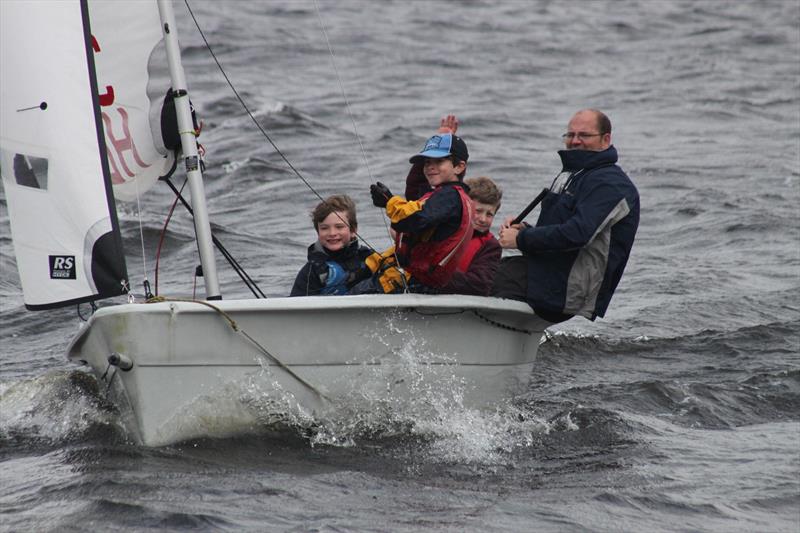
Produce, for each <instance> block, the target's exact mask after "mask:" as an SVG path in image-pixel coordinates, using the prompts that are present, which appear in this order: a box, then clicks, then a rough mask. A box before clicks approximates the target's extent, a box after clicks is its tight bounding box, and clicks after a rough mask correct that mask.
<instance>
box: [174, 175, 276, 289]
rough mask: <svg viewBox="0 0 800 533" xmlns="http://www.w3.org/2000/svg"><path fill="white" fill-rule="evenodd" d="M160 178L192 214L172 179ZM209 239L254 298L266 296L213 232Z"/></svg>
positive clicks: (190, 208)
mask: <svg viewBox="0 0 800 533" xmlns="http://www.w3.org/2000/svg"><path fill="white" fill-rule="evenodd" d="M161 179H163V181H165V182H166V183H167V185H169V187H170V188H171V189H172V191H173V192H174V193H175V196H176V198H177V199H178V200H180V202H181V204H183V207H185V208H186V210H187V211H189V214H190V215H192V216H194V210H193V209H192V206H190V205H189V202H187V201H186V199H185V198H184V197H183V195H182V194H181V192H180V191H179V190H178V189H177V187H175V185H174V184H173V183H172V181H170V179H169V176H162V178H161ZM211 241H212V242H213V243H214V245H215V246H216V247H217V249H218V250H219V251H220V253H221V254H222V255H223V257H225V259H226V260H227V261H228V264H230V265H231V267H232V268H233V270H235V271H236V273H237V274H238V275H239V277H240V278H241V279H242V281H244V283H245V285H247V288H248V289H250V292H252V293H253V294H254V295H255V297H256V298H266V297H267V295H266V294H264V293H263V292H262V291H261V289H260V288H259V287H258V285H256V282H255V281H253V279H252V278H251V277H250V275H249V274H248V273H247V272H246V271H245V270H244V268H242V266H241V265H240V264H239V262H238V261H237V260H236V258H235V257H233V255H231V253H230V252H229V251H228V250H227V248H225V246H223V244H222V242H221V241H220V240H219V239H217V237H216V236H214V234H213V233H212V234H211Z"/></svg>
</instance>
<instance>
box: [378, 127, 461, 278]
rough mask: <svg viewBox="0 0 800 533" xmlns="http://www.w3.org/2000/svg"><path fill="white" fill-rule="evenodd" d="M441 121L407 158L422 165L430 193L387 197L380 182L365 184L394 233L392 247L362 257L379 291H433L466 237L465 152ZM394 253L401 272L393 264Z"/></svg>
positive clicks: (453, 264) (456, 259) (448, 272)
mask: <svg viewBox="0 0 800 533" xmlns="http://www.w3.org/2000/svg"><path fill="white" fill-rule="evenodd" d="M442 124H443V128H441V129H440V130H439V131H440V132H439V133H437V134H436V135H434V136H433V137H431V138H429V139H428V140H427V141H426V142H425V146H424V147H423V148H422V150H421V151H420V152H419V153H418V154H416V155H415V156H413V157H412V158H411V159H410V160H409V162H410V163H411V164H412V165H417V164H421V165H422V171H423V173H424V175H425V179H426V180H427V182H428V185H429V186H430V188H431V190H430V191H428V192H426V193H425V194H423V195H422V196H421V197H420V198H419V199H416V200H407V199H405V198H403V197H401V196H394V195H392V193H391V191H390V190H389V189H388V187H386V186H385V185H384V184H382V183H381V182H377V183H375V184H373V185H371V186H370V194H371V195H372V203H373V204H374V205H375V206H376V207H382V208H385V209H386V214H387V215H388V216H389V219H390V220H391V227H392V229H393V230H394V231H395V232H396V237H395V246H394V247H392V248H390V249H389V250H387V251H386V252H384V253H383V254H377V253H376V254H373V255H372V256H370V257H369V258H367V261H366V263H367V266H369V267H370V269H371V270H372V271H373V272H375V273H376V274H378V281H379V283H380V285H381V288H382V289H383V292H386V293H390V292H398V291H402V290H405V289H409V290H411V291H414V292H437V290H438V289H440V288H442V287H444V286H445V285H447V283H448V282H449V281H450V280H451V278H452V276H453V273H454V272H455V270H456V267H457V266H458V264H459V260H460V257H461V255H462V254H463V252H464V249H465V246H466V244H467V243H468V242H469V240H470V238H471V237H472V203H471V201H470V199H469V196H468V195H467V190H468V189H467V187H466V186H465V185H464V183H463V182H462V181H461V180H462V179H463V178H464V174H465V173H466V169H467V159H469V152H468V151H467V145H466V143H465V142H464V141H463V139H461V138H460V137H458V136H457V135H455V134H454V133H447V132H442V130H447V128H445V127H444V124H445V120H443V121H442ZM447 131H452V130H447ZM395 257H396V258H397V260H398V261H399V263H400V267H402V270H401V269H398V268H396V266H395V265H394V259H395Z"/></svg>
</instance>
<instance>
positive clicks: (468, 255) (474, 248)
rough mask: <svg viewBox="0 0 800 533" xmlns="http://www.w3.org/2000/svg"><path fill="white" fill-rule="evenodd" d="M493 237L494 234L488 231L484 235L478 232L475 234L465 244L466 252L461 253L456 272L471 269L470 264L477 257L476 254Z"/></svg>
mask: <svg viewBox="0 0 800 533" xmlns="http://www.w3.org/2000/svg"><path fill="white" fill-rule="evenodd" d="M492 239H494V236H493V235H492V234H491V233H490V232H488V231H487V232H486V233H484V234H483V235H478V234H477V233H475V234H473V235H472V238H471V239H470V240H469V242H467V244H466V246H464V253H462V254H461V259H460V260H459V261H458V267H456V272H466V271H467V270H469V265H470V264H471V263H472V260H473V259H474V258H475V254H477V253H478V250H480V249H481V248H482V247H483V245H484V244H485V243H486V242H487V241H490V240H492Z"/></svg>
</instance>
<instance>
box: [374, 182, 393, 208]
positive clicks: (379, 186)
mask: <svg viewBox="0 0 800 533" xmlns="http://www.w3.org/2000/svg"><path fill="white" fill-rule="evenodd" d="M369 193H370V194H371V195H372V205H374V206H375V207H386V204H387V203H388V202H389V198H391V197H392V191H390V190H389V187H387V186H386V185H384V184H383V183H381V182H380V181H377V182H375V183H374V184H373V185H370V186H369Z"/></svg>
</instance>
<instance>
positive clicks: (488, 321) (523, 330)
mask: <svg viewBox="0 0 800 533" xmlns="http://www.w3.org/2000/svg"><path fill="white" fill-rule="evenodd" d="M471 311H472V314H474V315H475V316H476V317H478V318H480V319H481V320H483V321H484V322H486V323H488V324H491V325H492V326H495V327H498V328H501V329H507V330H510V331H516V332H517V333H525V334H526V335H531V334H532V333H533V331H532V330H529V329H521V328H518V327H515V326H509V325H508V324H503V323H502V322H498V321H496V320H492V319H491V318H489V317H487V316H484V315H482V314H480V313H479V312H478V311H476V310H474V309H472V310H471Z"/></svg>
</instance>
